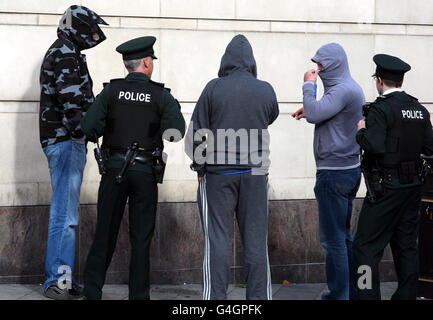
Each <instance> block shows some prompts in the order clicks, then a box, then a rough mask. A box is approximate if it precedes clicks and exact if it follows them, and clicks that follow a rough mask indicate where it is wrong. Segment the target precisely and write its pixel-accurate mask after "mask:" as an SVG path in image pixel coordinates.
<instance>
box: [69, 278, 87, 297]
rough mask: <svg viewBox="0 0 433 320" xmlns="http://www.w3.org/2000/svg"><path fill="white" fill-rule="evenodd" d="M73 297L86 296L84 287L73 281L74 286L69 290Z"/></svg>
mask: <svg viewBox="0 0 433 320" xmlns="http://www.w3.org/2000/svg"><path fill="white" fill-rule="evenodd" d="M68 293H69V296H70V298H71V299H74V300H75V299H80V298H82V297H83V296H84V288H83V287H82V286H80V285H79V284H78V283H75V282H73V283H72V288H71V289H69V290H68Z"/></svg>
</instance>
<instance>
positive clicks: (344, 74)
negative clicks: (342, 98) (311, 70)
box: [311, 42, 351, 87]
mask: <svg viewBox="0 0 433 320" xmlns="http://www.w3.org/2000/svg"><path fill="white" fill-rule="evenodd" d="M311 60H312V61H313V62H320V63H321V64H322V66H323V70H321V71H319V77H320V78H321V79H322V81H323V85H324V86H325V87H329V86H333V85H336V84H338V83H342V82H344V81H345V80H346V79H347V78H350V77H351V75H350V70H349V63H348V61H347V55H346V52H345V51H344V49H343V47H342V46H341V45H339V44H338V43H335V42H332V43H328V44H325V45H324V46H322V47H320V48H319V50H317V52H316V55H315V56H314V57H313V58H312V59H311Z"/></svg>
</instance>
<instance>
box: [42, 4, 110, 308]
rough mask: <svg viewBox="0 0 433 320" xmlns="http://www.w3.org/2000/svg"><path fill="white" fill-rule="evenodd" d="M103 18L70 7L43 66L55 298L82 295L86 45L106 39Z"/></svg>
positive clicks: (47, 287)
mask: <svg viewBox="0 0 433 320" xmlns="http://www.w3.org/2000/svg"><path fill="white" fill-rule="evenodd" d="M98 24H107V23H106V22H105V21H104V20H103V19H102V18H101V17H99V16H98V15H97V14H96V13H95V12H93V11H92V10H90V9H88V8H86V7H83V6H76V5H74V6H71V7H69V8H68V9H67V10H66V12H65V14H64V15H63V17H62V19H61V20H60V23H59V28H58V29H57V36H58V39H57V40H56V41H54V43H53V44H52V45H51V47H50V48H49V49H48V51H47V53H46V54H45V57H44V60H43V62H42V66H41V72H40V86H41V97H40V117H39V130H40V141H41V144H42V148H43V151H44V153H45V155H46V156H47V159H48V164H49V169H50V176H51V185H52V189H53V196H52V199H51V207H50V221H49V227H48V243H47V252H46V258H45V274H46V277H47V280H46V281H45V284H44V293H45V295H46V296H47V297H49V298H52V299H60V300H67V299H71V298H78V297H80V296H81V295H82V288H81V287H80V286H79V285H78V284H76V283H75V281H73V280H72V272H73V268H74V260H75V228H76V226H77V224H78V207H79V201H80V189H81V182H82V178H83V171H84V166H85V164H86V145H85V143H86V136H85V135H84V134H83V132H82V131H81V128H80V125H79V123H80V120H81V118H82V117H83V115H84V114H85V112H86V111H87V109H88V108H89V107H90V105H91V104H92V103H93V101H94V96H93V92H92V79H91V78H90V75H89V71H88V69H87V64H86V56H85V55H84V54H82V53H81V51H82V50H84V49H89V48H92V47H94V46H96V45H97V44H99V43H101V42H102V41H104V40H105V39H106V37H105V35H104V33H103V32H102V30H101V29H100V27H99V26H98ZM64 273H66V279H67V281H66V282H63V280H64V278H65V275H63V274H64ZM59 279H60V280H61V281H59Z"/></svg>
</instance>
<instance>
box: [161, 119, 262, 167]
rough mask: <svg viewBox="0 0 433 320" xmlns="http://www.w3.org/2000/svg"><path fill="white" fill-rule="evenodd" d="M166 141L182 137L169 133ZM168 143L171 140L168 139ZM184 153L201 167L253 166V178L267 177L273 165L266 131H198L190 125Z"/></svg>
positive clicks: (165, 136)
mask: <svg viewBox="0 0 433 320" xmlns="http://www.w3.org/2000/svg"><path fill="white" fill-rule="evenodd" d="M167 131H168V132H167V133H164V138H165V139H167V138H170V137H173V136H175V137H181V135H180V133H178V134H177V135H176V131H177V130H173V131H172V130H167ZM167 140H169V139H167ZM185 152H186V154H187V155H188V157H189V158H190V159H191V160H193V161H194V163H196V164H198V165H204V164H208V165H238V166H244V167H251V169H252V174H253V175H265V174H267V172H268V168H269V166H270V159H269V154H270V135H269V131H268V130H267V129H249V128H248V129H247V128H239V129H237V130H235V129H233V128H228V129H215V130H210V129H202V128H200V129H197V130H194V122H191V124H190V126H189V128H188V131H187V133H186V136H185Z"/></svg>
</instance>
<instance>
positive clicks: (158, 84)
mask: <svg viewBox="0 0 433 320" xmlns="http://www.w3.org/2000/svg"><path fill="white" fill-rule="evenodd" d="M149 82H150V83H153V84H156V85H157V86H159V87H162V88H164V84H163V83H161V82H156V81H153V80H149ZM166 89H167V88H166Z"/></svg>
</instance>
